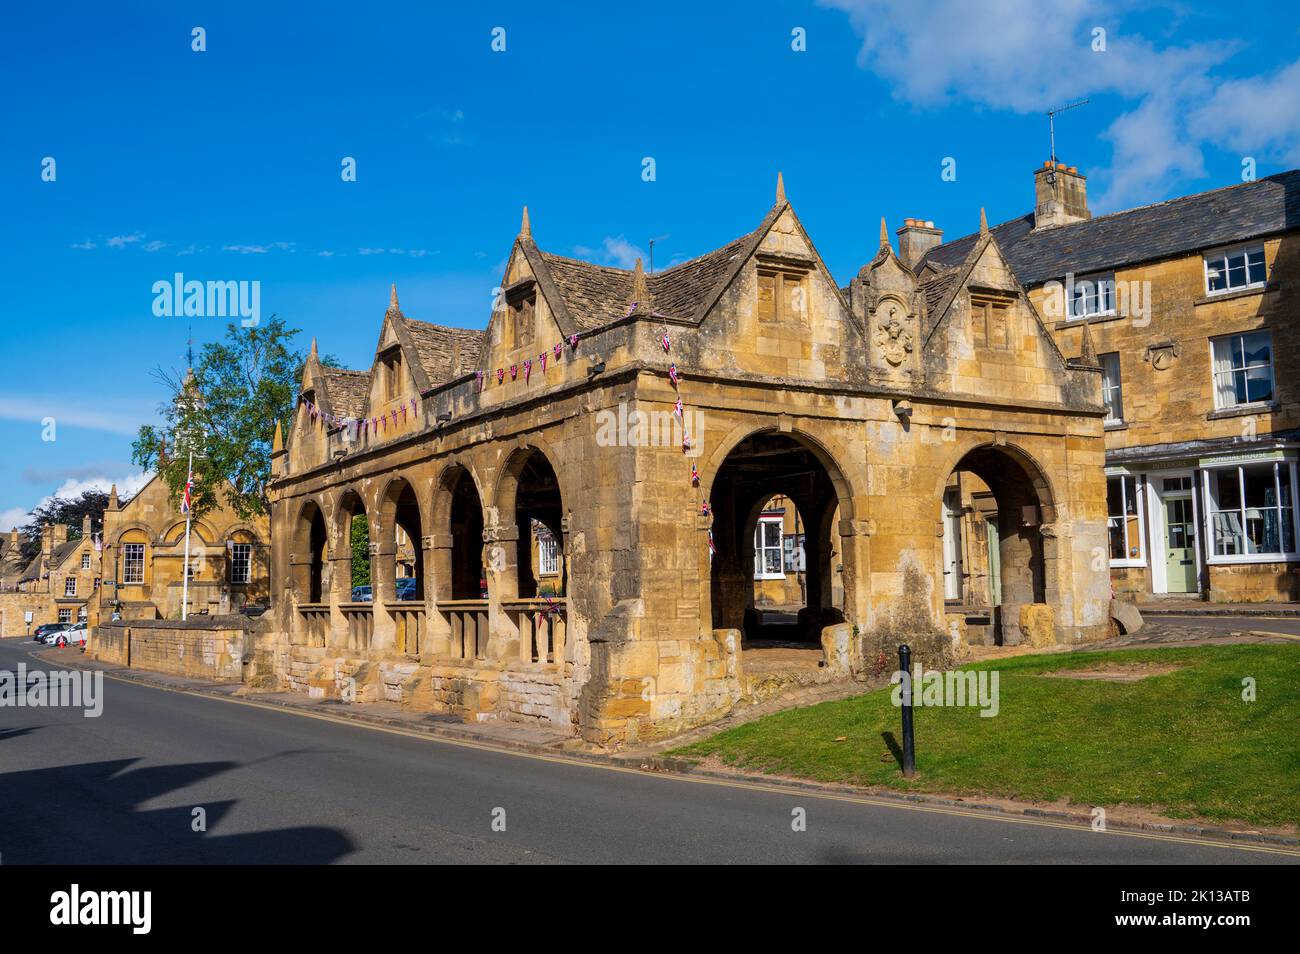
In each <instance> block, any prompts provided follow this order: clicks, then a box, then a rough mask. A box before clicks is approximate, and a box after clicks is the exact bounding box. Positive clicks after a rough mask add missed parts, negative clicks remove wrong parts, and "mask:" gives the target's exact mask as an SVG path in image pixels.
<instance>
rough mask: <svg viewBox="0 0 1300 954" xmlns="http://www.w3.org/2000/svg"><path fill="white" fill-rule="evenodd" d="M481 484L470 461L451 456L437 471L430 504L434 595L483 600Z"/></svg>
mask: <svg viewBox="0 0 1300 954" xmlns="http://www.w3.org/2000/svg"><path fill="white" fill-rule="evenodd" d="M484 519H485V518H484V507H483V492H482V483H481V482H480V480H479V478H478V476H477V474H476V473H475V471H474V467H473V466H472V464H471V463H470V462H469V461H467V460H463V459H461V458H459V457H454V458H452V459H451V460H450V461H448V462H447V464H446V465H445V466H444V467H443V468H442V470H441V471H439V473H438V476H437V478H436V479H435V481H434V484H433V497H432V500H431V501H430V504H429V534H430V536H431V538H432V543H433V549H432V553H431V560H432V567H431V569H432V575H433V598H434V599H435V600H466V599H482V598H484V596H483V579H484V576H483V528H484V525H485V524H484Z"/></svg>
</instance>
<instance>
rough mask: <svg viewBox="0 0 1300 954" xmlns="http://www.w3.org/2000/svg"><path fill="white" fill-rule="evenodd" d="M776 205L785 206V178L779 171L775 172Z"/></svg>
mask: <svg viewBox="0 0 1300 954" xmlns="http://www.w3.org/2000/svg"><path fill="white" fill-rule="evenodd" d="M776 204H777V205H784V204H785V177H784V176H783V175H781V171H780V170H779V169H778V170H777V173H776Z"/></svg>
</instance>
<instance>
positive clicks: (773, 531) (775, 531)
mask: <svg viewBox="0 0 1300 954" xmlns="http://www.w3.org/2000/svg"><path fill="white" fill-rule="evenodd" d="M763 535H764V536H765V537H766V539H765V540H764V541H763V544H764V546H768V547H779V546H780V545H781V524H779V523H777V522H776V521H775V520H773V521H770V522H768V523H765V524H763Z"/></svg>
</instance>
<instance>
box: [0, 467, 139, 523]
mask: <svg viewBox="0 0 1300 954" xmlns="http://www.w3.org/2000/svg"><path fill="white" fill-rule="evenodd" d="M151 476H152V475H151V474H149V473H146V472H145V471H142V470H138V471H134V472H129V473H126V474H124V475H122V476H119V477H109V476H107V475H99V476H95V477H68V478H67V479H66V480H64V481H63V483H61V484H59V485H58V487H56V488H55V489H54V491H53V493H48V494H46V495H45V496H43V497H41V499H40V500H38V501H36V502H35V503H34V504H32V506H31V507H29V508H27V509H26V510H24V509H23V508H22V507H10V508H9V509H8V510H4V511H0V532H8V531H9V530H10V529H12V528H14V527H21V526H22V525H23V524H25V523H27V519H28V515H29V514H30V513H31V512H32V511H33V510H35V509H36V508H37V507H42V506H44V505H45V504H47V503H49V502H50V501H51V500H53V499H54V498H55V497H63V498H76V497H80V496H81V495H82V494H83V493H85V492H86V491H87V490H102V491H104V492H105V493H107V492H108V490H109V488H111V487H113V486H114V485H116V486H117V494H118V496H119V497H122V498H123V499H125V498H127V497H131V496H134V495H135V494H136V493H137V492H138V491H139V490H140V488H141V487H143V486H144V485H145V484H146V483H147V482H148V480H149V478H150V477H151Z"/></svg>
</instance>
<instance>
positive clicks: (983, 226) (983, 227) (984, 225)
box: [980, 205, 989, 235]
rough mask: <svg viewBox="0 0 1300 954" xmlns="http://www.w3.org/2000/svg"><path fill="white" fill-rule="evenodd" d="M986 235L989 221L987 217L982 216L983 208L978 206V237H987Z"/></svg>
mask: <svg viewBox="0 0 1300 954" xmlns="http://www.w3.org/2000/svg"><path fill="white" fill-rule="evenodd" d="M988 234H989V220H988V216H986V215H985V214H984V206H982V205H981V206H980V235H988Z"/></svg>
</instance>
